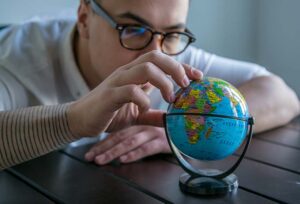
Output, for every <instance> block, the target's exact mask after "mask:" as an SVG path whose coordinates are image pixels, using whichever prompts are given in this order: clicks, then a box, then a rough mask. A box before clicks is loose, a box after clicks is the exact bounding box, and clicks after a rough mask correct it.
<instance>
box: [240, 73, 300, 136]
mask: <svg viewBox="0 0 300 204" xmlns="http://www.w3.org/2000/svg"><path fill="white" fill-rule="evenodd" d="M239 90H240V91H241V93H242V94H243V95H244V97H245V98H246V101H247V103H248V106H249V110H250V113H251V114H252V116H254V117H255V121H256V122H255V128H254V131H255V132H256V133H257V132H262V131H264V130H268V129H271V128H274V127H278V126H281V125H285V124H286V123H288V122H289V121H290V120H291V119H293V118H294V117H295V116H297V115H298V114H299V100H298V98H297V95H296V94H295V93H294V91H293V90H291V89H290V88H289V87H288V86H287V85H286V84H285V83H284V82H283V80H281V79H280V78H279V77H277V76H274V75H272V76H268V77H258V78H255V79H253V80H251V81H249V82H246V83H245V84H243V85H242V86H240V87H239Z"/></svg>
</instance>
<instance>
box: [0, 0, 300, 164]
mask: <svg viewBox="0 0 300 204" xmlns="http://www.w3.org/2000/svg"><path fill="white" fill-rule="evenodd" d="M188 6H189V1H188V0H165V1H159V0H144V1H139V0H122V1H118V0H102V1H94V0H91V1H83V0H81V1H80V7H79V9H78V19H77V22H76V25H75V21H73V20H49V21H34V22H28V23H25V24H24V25H21V26H13V27H11V28H8V29H5V30H4V31H2V33H1V34H0V37H1V39H0V43H1V45H0V46H1V49H0V72H1V74H0V85H1V86H0V87H1V89H0V90H1V91H2V92H1V99H0V103H2V104H1V105H2V110H7V111H6V112H0V125H2V126H1V127H2V129H1V130H2V132H0V137H1V140H0V151H1V158H0V161H1V166H0V167H2V168H5V167H8V166H11V165H13V164H16V163H19V162H22V161H25V160H27V159H30V158H33V157H35V156H38V155H41V154H44V153H46V152H49V151H51V150H52V149H55V148H57V147H59V146H60V145H62V144H65V143H67V142H71V141H74V140H76V139H79V138H82V137H87V136H95V135H98V134H99V133H101V132H103V131H108V132H112V131H113V133H112V134H111V135H109V136H108V138H107V139H105V140H104V141H102V142H100V143H99V144H96V145H95V146H94V147H93V148H92V149H91V150H90V151H89V152H88V153H87V154H86V159H87V160H89V161H95V162H96V163H97V164H106V163H107V162H109V161H111V160H112V159H116V158H119V159H120V161H121V162H131V161H135V160H137V159H139V158H142V157H144V156H148V155H152V154H155V153H159V152H170V150H169V147H168V145H167V142H166V139H165V136H164V132H163V129H162V128H160V127H154V125H155V126H161V125H162V124H161V116H162V112H161V111H158V110H156V111H154V110H153V111H152V110H151V111H149V105H150V100H149V97H148V95H147V94H146V93H150V92H151V91H153V86H155V87H157V88H158V89H160V91H161V93H162V96H163V98H164V99H165V100H166V101H168V102H172V101H174V94H173V84H172V83H171V81H170V79H169V77H168V76H167V75H171V77H172V78H173V79H174V81H175V82H176V83H177V84H178V85H179V86H181V87H185V86H187V85H188V84H189V79H200V78H201V77H202V73H201V72H199V71H196V70H195V69H193V68H191V66H194V67H196V68H198V69H200V70H202V71H203V72H204V74H205V75H207V76H215V77H219V78H223V79H225V80H227V81H229V82H231V83H233V84H234V85H236V86H238V88H239V90H240V91H241V92H242V93H243V95H244V96H245V98H246V100H247V102H248V105H249V108H250V112H251V114H252V115H253V116H254V117H255V118H256V124H257V125H256V127H255V128H256V129H255V131H256V132H260V131H263V130H266V129H269V128H273V127H276V126H279V125H283V124H286V123H287V122H288V121H290V120H291V119H292V118H293V117H294V116H295V115H297V114H298V113H299V102H298V99H297V96H296V95H295V93H294V92H293V91H292V90H291V89H290V88H289V87H287V86H286V85H285V83H284V82H283V81H282V80H281V79H280V78H279V77H277V76H275V75H273V74H271V73H269V72H268V71H266V70H265V69H264V68H262V67H260V66H257V65H253V64H249V63H243V62H237V61H233V60H229V59H224V58H221V57H217V56H214V55H210V54H208V53H205V52H203V51H202V50H197V49H195V48H191V47H189V48H188V46H189V44H190V43H191V42H192V41H193V40H194V37H193V35H192V34H191V33H190V32H189V31H188V30H187V29H186V28H185V23H186V18H187V13H188ZM168 55H169V56H168ZM173 55H174V56H175V59H177V60H178V61H179V62H180V63H178V62H177V61H175V60H174V58H172V57H170V56H173ZM181 63H182V64H181ZM187 64H189V65H187ZM155 91H156V90H154V95H155ZM278 93H281V95H279V94H278ZM262 96H263V97H262ZM151 97H152V98H151V100H152V102H153V101H155V100H156V99H157V98H155V97H154V96H151ZM286 98H289V103H288V104H286V102H285V99H286ZM72 101H74V102H72ZM68 102H72V103H68ZM56 104H62V105H56ZM35 105H53V106H50V107H49V106H39V107H32V108H25V109H19V108H20V107H27V106H35ZM136 124H138V125H141V124H144V125H146V126H135V125H136ZM118 130H120V131H118Z"/></svg>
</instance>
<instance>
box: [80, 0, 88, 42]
mask: <svg viewBox="0 0 300 204" xmlns="http://www.w3.org/2000/svg"><path fill="white" fill-rule="evenodd" d="M89 9H90V8H89V3H87V1H86V0H80V5H79V7H78V10H77V29H78V32H79V35H80V36H81V37H83V38H89V27H88V15H89Z"/></svg>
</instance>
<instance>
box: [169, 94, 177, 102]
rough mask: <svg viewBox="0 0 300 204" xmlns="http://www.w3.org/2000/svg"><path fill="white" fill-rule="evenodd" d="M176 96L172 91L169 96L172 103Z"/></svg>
mask: <svg viewBox="0 0 300 204" xmlns="http://www.w3.org/2000/svg"><path fill="white" fill-rule="evenodd" d="M175 98H176V96H175V95H174V94H173V93H172V94H171V95H170V97H169V101H170V102H171V103H173V102H174V101H175Z"/></svg>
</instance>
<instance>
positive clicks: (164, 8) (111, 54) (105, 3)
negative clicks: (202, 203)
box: [85, 0, 189, 84]
mask: <svg viewBox="0 0 300 204" xmlns="http://www.w3.org/2000/svg"><path fill="white" fill-rule="evenodd" d="M100 4H101V5H102V7H103V8H104V9H105V10H106V11H107V12H108V13H109V15H111V16H112V17H113V19H114V20H115V21H116V22H117V23H118V24H139V25H146V26H149V27H151V28H152V29H154V30H156V31H160V32H171V31H184V28H185V27H184V26H185V23H186V18H187V13H188V4H189V2H188V0H102V1H100ZM87 13H88V15H87V16H88V17H87V21H86V24H87V32H88V35H87V37H86V39H85V43H86V51H87V52H88V58H89V59H88V60H89V61H90V65H91V66H90V67H89V69H91V73H93V74H94V75H96V76H94V79H95V78H96V80H97V84H99V83H101V82H102V81H103V80H104V79H105V78H106V77H107V76H109V75H110V74H111V73H112V72H113V71H114V70H115V69H117V68H118V67H120V66H122V65H125V64H128V63H129V62H131V61H132V60H134V59H136V58H137V57H138V56H140V55H142V54H144V53H147V52H149V51H151V50H155V49H158V50H160V37H159V36H158V35H156V37H155V38H154V39H153V41H152V42H151V44H149V45H148V46H147V47H146V48H145V49H143V50H138V51H132V50H128V49H126V48H124V47H122V46H121V44H120V41H119V32H118V31H117V30H116V29H115V28H113V27H112V26H111V25H110V24H109V23H107V22H106V20H105V19H103V18H102V17H99V16H98V15H96V14H95V13H93V12H92V9H91V8H90V7H89V8H88V9H87Z"/></svg>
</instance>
